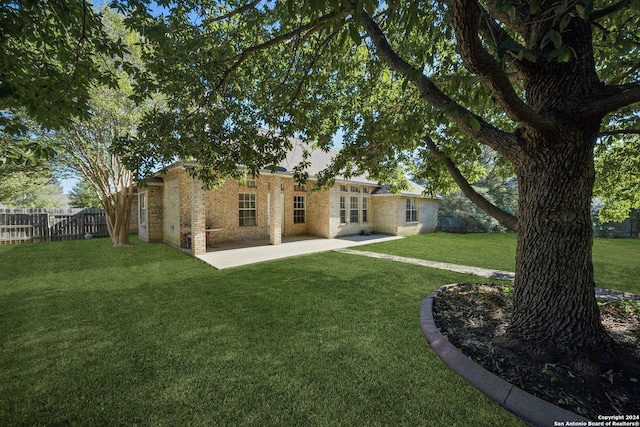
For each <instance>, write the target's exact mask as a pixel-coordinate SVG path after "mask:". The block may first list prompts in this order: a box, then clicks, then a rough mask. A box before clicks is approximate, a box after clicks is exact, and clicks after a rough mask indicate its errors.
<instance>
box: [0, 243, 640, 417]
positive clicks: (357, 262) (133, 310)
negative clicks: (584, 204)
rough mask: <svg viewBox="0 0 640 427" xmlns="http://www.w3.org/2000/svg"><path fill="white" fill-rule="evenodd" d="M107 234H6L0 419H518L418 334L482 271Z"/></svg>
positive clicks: (1, 276) (1, 253) (0, 280)
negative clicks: (241, 260) (423, 317)
mask: <svg viewBox="0 0 640 427" xmlns="http://www.w3.org/2000/svg"><path fill="white" fill-rule="evenodd" d="M437 238H440V237H437ZM403 242H405V244H414V243H415V242H416V241H414V240H410V239H405V240H403ZM505 242H508V240H505ZM109 245H110V242H109V240H108V239H100V240H98V239H96V240H89V241H76V242H59V243H47V244H33V245H20V246H0V425H2V426H13V425H88V426H95V425H133V424H136V425H154V426H155V425H175V426H179V425H206V426H213V425H243V426H245V425H247V426H251V425H255V426H272V425H282V426H294V425H300V426H314V425H316V426H326V425H349V426H351V425H363V426H364V425H366V426H375V425H410V426H418V425H424V426H469V425H476V426H496V425H501V426H502V425H504V426H507V425H521V424H520V423H519V422H518V421H517V420H516V419H515V418H514V417H512V416H511V415H510V414H508V413H507V412H506V411H504V410H503V409H501V408H500V407H498V406H497V405H495V404H493V403H492V402H490V401H489V400H488V399H486V398H485V397H484V396H482V395H481V394H480V393H479V392H477V391H476V390H474V389H473V388H471V387H470V386H468V385H467V384H466V383H465V382H464V381H463V380H461V379H460V378H459V377H457V376H456V375H455V374H453V373H452V372H451V371H450V370H449V369H447V368H446V367H445V366H444V364H443V363H442V362H441V361H440V360H439V359H438V357H437V356H436V355H435V353H434V352H433V351H432V350H431V349H430V347H429V346H428V344H427V342H426V341H425V339H424V338H423V336H422V334H421V331H420V328H419V324H418V310H419V306H420V301H421V300H422V299H423V298H424V297H426V296H427V295H428V294H429V293H430V292H431V291H432V290H433V289H435V288H437V287H439V286H441V285H443V284H447V283H453V282H461V281H469V280H473V278H471V277H470V276H465V275H460V274H456V273H451V272H445V271H439V270H431V269H427V268H423V267H418V266H412V265H407V264H401V263H395V262H392V261H382V260H375V259H371V258H365V257H359V256H353V255H347V254H340V253H335V252H331V253H323V254H318V255H310V256H304V257H298V258H293V259H288V260H283V261H277V262H270V263H265V264H259V265H254V266H249V267H243V268H237V269H231V270H224V271H216V270H214V269H213V268H211V267H209V266H207V265H205V264H203V263H201V262H199V261H197V260H195V259H193V258H190V257H188V256H186V255H184V254H183V253H181V252H179V251H176V250H174V249H171V248H169V247H167V246H165V245H159V244H155V245H154V244H144V243H137V244H136V246H135V248H133V249H120V250H111V249H109V248H108V247H109ZM635 248H637V246H636V247H635ZM412 255H414V256H415V254H412ZM465 261H466V260H465Z"/></svg>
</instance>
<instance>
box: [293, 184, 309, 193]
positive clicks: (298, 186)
mask: <svg viewBox="0 0 640 427" xmlns="http://www.w3.org/2000/svg"><path fill="white" fill-rule="evenodd" d="M293 191H307V184H294V186H293Z"/></svg>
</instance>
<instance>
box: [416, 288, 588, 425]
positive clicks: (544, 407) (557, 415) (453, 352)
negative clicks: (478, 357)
mask: <svg viewBox="0 0 640 427" xmlns="http://www.w3.org/2000/svg"><path fill="white" fill-rule="evenodd" d="M455 285H456V284H452V285H446V286H442V287H440V288H438V289H436V290H435V291H433V292H431V294H429V296H428V297H427V298H425V299H424V300H422V304H421V306H420V328H421V329H422V333H423V334H424V336H425V338H426V339H427V341H429V344H430V345H431V348H433V350H434V351H435V352H436V354H437V355H438V357H440V359H442V361H443V362H444V363H445V364H446V365H447V366H448V367H449V369H451V370H452V371H454V372H455V373H456V374H458V375H459V376H460V377H462V378H463V379H464V380H465V381H467V382H468V383H469V384H471V385H472V386H473V387H475V388H476V389H478V390H479V391H481V392H482V393H483V394H484V395H485V396H487V397H488V398H490V399H491V400H493V401H494V402H496V403H497V404H499V405H500V406H502V407H503V408H505V409H506V410H508V411H509V412H511V413H512V414H514V415H515V416H516V417H518V418H519V419H521V420H522V421H524V422H526V423H527V424H529V425H531V426H535V427H538V426H540V427H547V426H553V425H554V421H559V422H564V423H566V422H567V421H583V422H585V425H586V423H587V422H588V421H589V420H588V419H586V418H584V417H581V416H580V415H577V414H575V413H573V412H570V411H567V410H566V409H562V408H560V407H558V406H555V405H553V404H551V403H549V402H547V401H545V400H542V399H540V398H538V397H536V396H534V395H532V394H529V393H527V392H525V391H524V390H522V389H520V388H518V387H516V386H514V385H512V384H510V383H508V382H507V381H505V380H503V379H502V378H500V377H498V376H496V375H494V374H492V373H491V372H489V371H488V370H486V369H485V368H483V367H482V366H480V365H478V364H477V363H475V362H474V361H472V360H471V359H469V358H468V357H467V356H465V355H464V354H462V352H460V350H458V348H457V347H455V346H454V345H453V344H451V343H450V342H449V340H448V339H447V338H446V337H445V336H444V335H442V333H441V332H440V329H438V326H437V325H436V322H435V319H434V318H433V300H434V299H435V298H436V296H437V295H438V294H439V293H440V292H441V291H442V290H443V289H444V288H446V287H449V286H455ZM565 425H566V424H565Z"/></svg>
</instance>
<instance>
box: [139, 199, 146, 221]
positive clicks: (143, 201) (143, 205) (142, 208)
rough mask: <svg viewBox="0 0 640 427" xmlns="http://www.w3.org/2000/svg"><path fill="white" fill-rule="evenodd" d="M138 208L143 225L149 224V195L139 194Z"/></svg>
mask: <svg viewBox="0 0 640 427" xmlns="http://www.w3.org/2000/svg"><path fill="white" fill-rule="evenodd" d="M138 207H139V208H140V213H139V218H140V223H141V224H146V223H147V193H140V194H139V201H138Z"/></svg>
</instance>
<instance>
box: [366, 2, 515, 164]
mask: <svg viewBox="0 0 640 427" xmlns="http://www.w3.org/2000/svg"><path fill="white" fill-rule="evenodd" d="M359 19H360V24H361V25H362V27H363V28H364V30H365V32H366V34H367V36H368V37H369V39H370V40H371V42H372V43H373V45H374V46H375V48H376V54H377V55H378V57H380V59H382V60H383V61H384V62H385V63H386V64H387V65H388V66H389V68H390V69H391V70H393V71H395V72H396V73H398V74H400V75H401V76H403V77H404V78H406V79H408V80H409V81H411V82H412V83H413V85H414V86H415V87H416V89H417V90H418V93H419V94H420V97H421V98H422V99H423V100H425V101H427V102H428V103H430V104H431V105H433V106H434V107H436V108H437V109H439V110H440V111H442V112H443V114H445V115H446V116H447V117H448V118H449V119H450V120H451V121H453V122H454V123H457V124H458V125H459V126H460V127H461V128H462V129H464V130H465V131H466V132H467V133H468V134H469V135H471V136H473V137H474V138H476V139H477V140H478V141H480V142H482V143H483V144H485V145H487V146H489V147H491V148H493V149H494V150H496V151H498V152H499V153H501V154H504V155H508V154H509V153H510V152H511V151H512V149H513V146H514V140H513V136H512V135H510V134H508V133H506V132H504V131H502V130H500V129H498V128H496V127H495V126H492V125H491V124H489V123H487V122H486V121H485V120H484V119H482V118H481V117H479V116H477V115H475V114H473V113H472V112H471V111H469V110H467V109H466V108H464V107H462V106H461V105H460V104H458V103H457V102H455V101H454V100H453V99H451V98H450V97H449V96H447V95H446V94H445V93H444V92H442V91H441V90H440V89H439V88H438V87H437V86H436V85H435V84H434V83H433V81H432V80H430V79H429V78H427V77H426V76H425V75H424V73H422V71H421V70H419V69H417V68H415V67H414V66H412V65H411V64H409V63H408V62H406V61H405V60H404V59H403V58H401V57H400V55H398V53H397V52H396V51H395V50H394V49H393V48H392V47H391V45H390V44H389V42H388V40H387V38H386V36H385V34H384V33H383V32H382V30H381V29H380V27H379V26H378V24H377V23H376V22H375V21H374V20H373V18H371V16H369V14H367V13H366V12H364V11H363V12H361V13H360V14H359Z"/></svg>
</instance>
